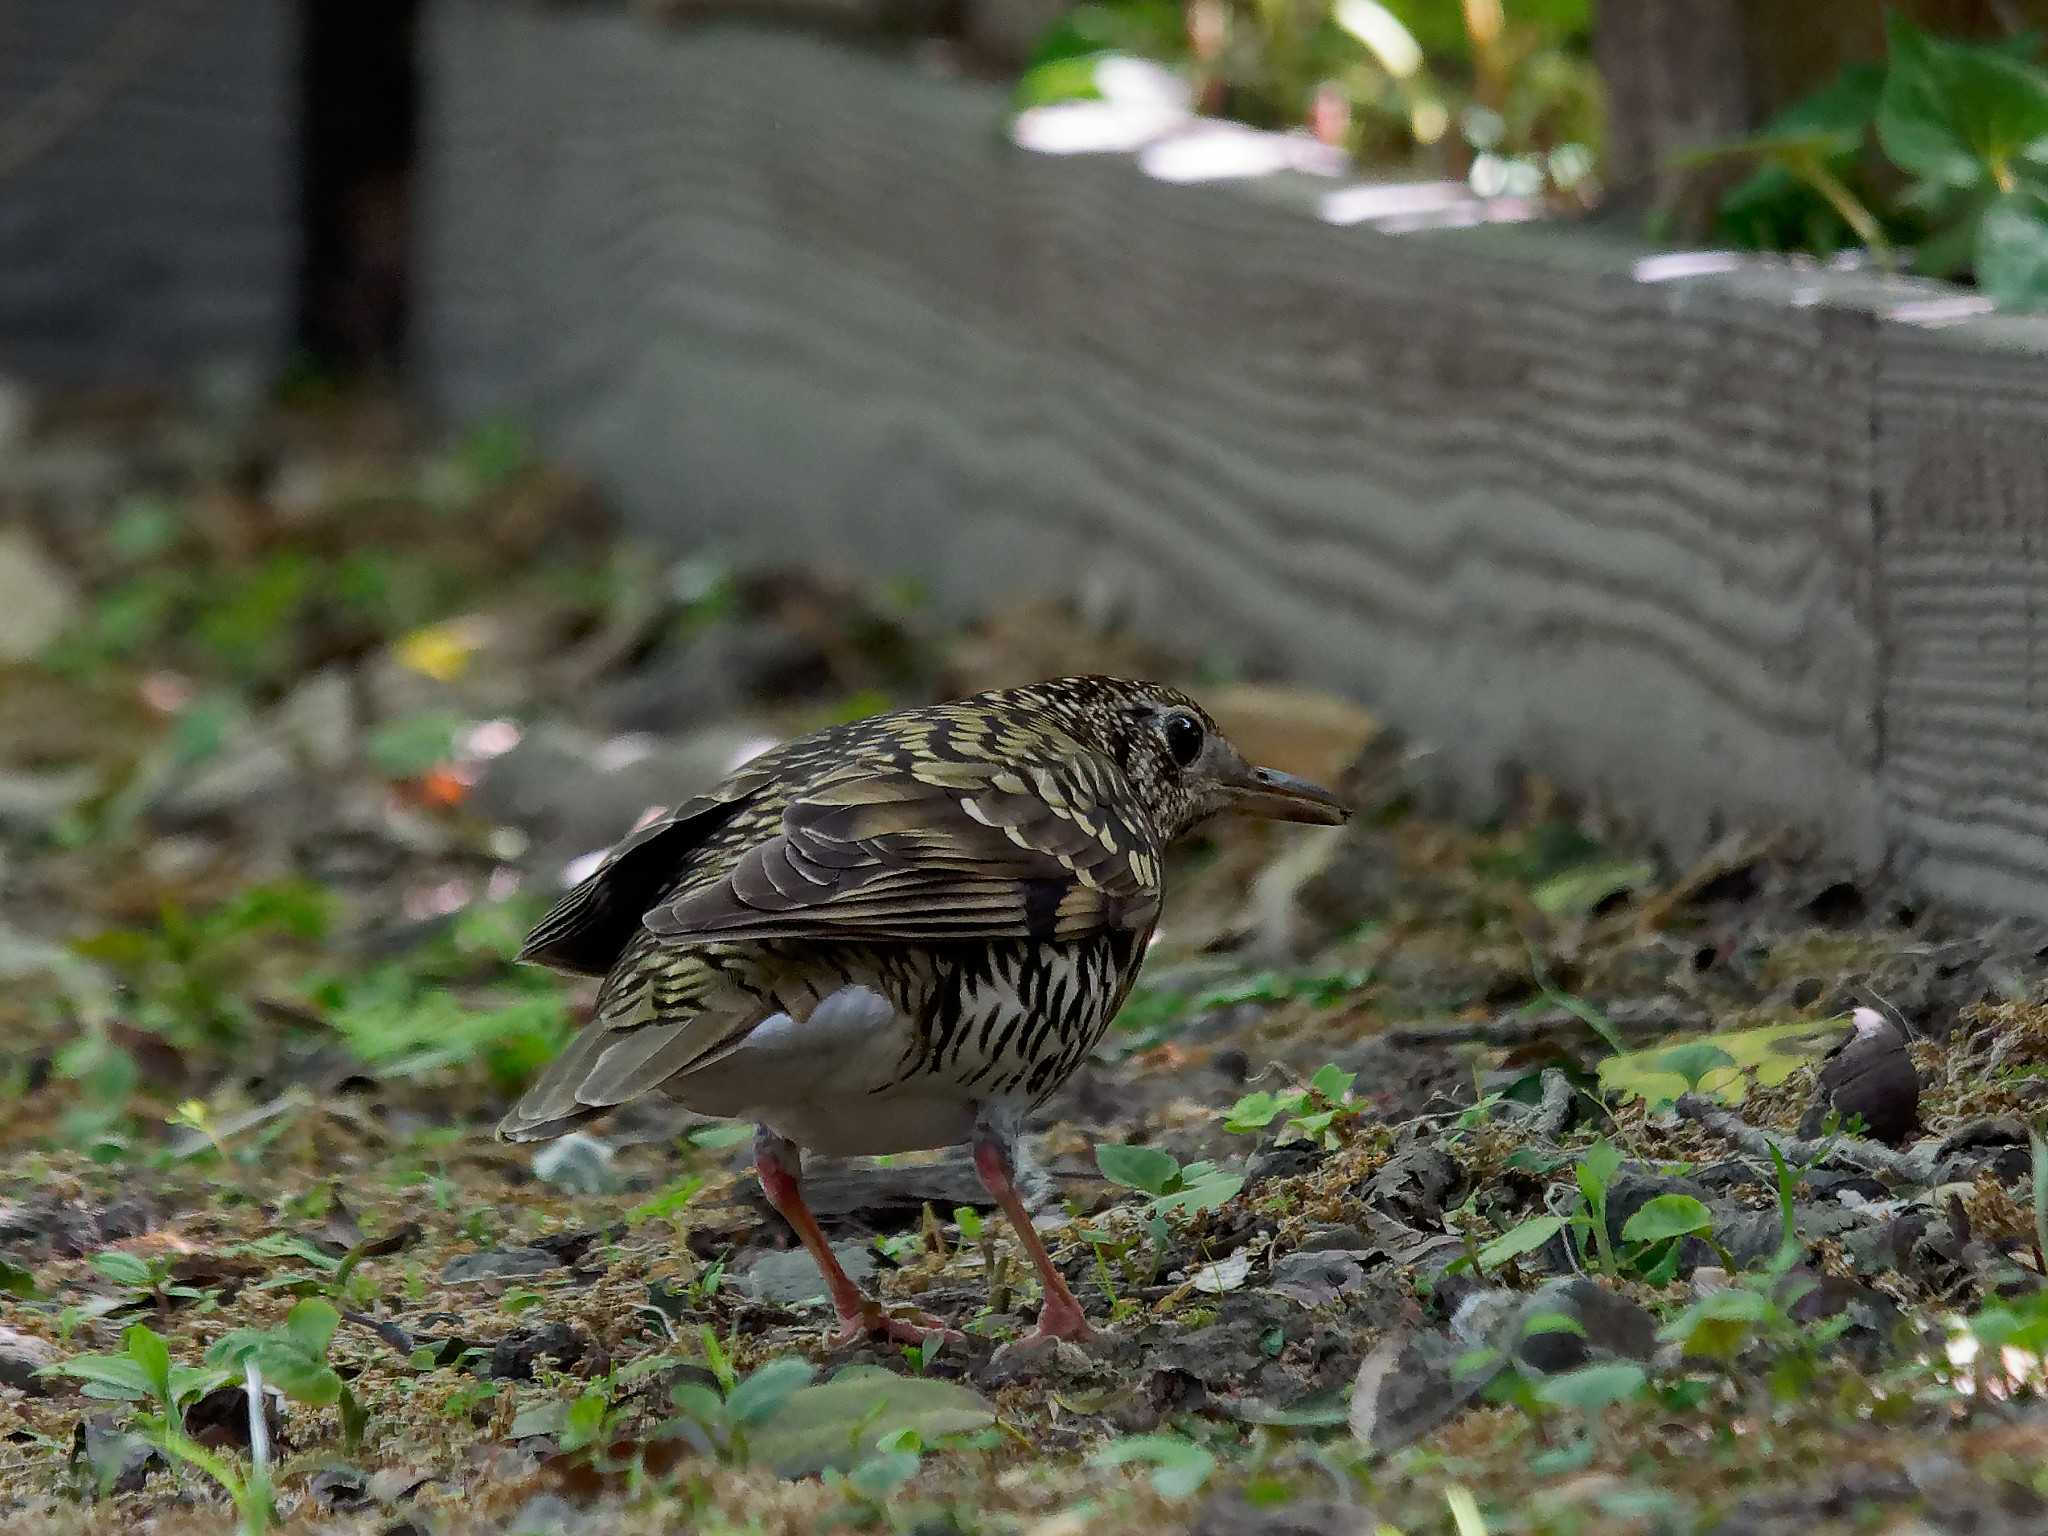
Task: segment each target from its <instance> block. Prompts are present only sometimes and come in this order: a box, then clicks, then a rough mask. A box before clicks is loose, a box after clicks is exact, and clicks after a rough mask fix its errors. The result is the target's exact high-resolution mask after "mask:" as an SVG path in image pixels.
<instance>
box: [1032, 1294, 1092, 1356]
mask: <svg viewBox="0 0 2048 1536" xmlns="http://www.w3.org/2000/svg"><path fill="white" fill-rule="evenodd" d="M1096 1338H1097V1334H1096V1332H1095V1330H1094V1329H1093V1328H1090V1327H1089V1326H1088V1316H1087V1314H1086V1313H1084V1312H1083V1311H1082V1310H1081V1308H1080V1307H1079V1305H1077V1304H1076V1303H1075V1302H1073V1301H1072V1300H1071V1299H1070V1300H1069V1301H1068V1302H1067V1304H1066V1305H1065V1306H1062V1305H1060V1303H1059V1302H1057V1301H1048V1302H1047V1303H1046V1304H1045V1306H1044V1307H1043V1308H1041V1309H1040V1311H1039V1314H1038V1326H1037V1327H1036V1328H1034V1329H1032V1330H1031V1331H1030V1332H1029V1333H1027V1334H1025V1335H1024V1337H1023V1338H1021V1339H1019V1340H1018V1341H1017V1342H1018V1343H1019V1344H1025V1345H1031V1344H1037V1343H1039V1342H1041V1341H1043V1340H1064V1341H1065V1342H1067V1343H1069V1344H1092V1343H1094V1342H1095V1340H1096Z"/></svg>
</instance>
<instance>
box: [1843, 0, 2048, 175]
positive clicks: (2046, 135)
mask: <svg viewBox="0 0 2048 1536" xmlns="http://www.w3.org/2000/svg"><path fill="white" fill-rule="evenodd" d="M1887 27H1888V31H1889V33H1890V38H1891V65H1890V69H1889V71H1888V72H1887V73H1886V76H1885V83H1884V91H1883V94H1882V95H1881V96H1880V98H1879V101H1878V113H1877V137H1878V143H1879V144H1880V145H1881V146H1882V147H1883V149H1884V152H1885V153H1886V154H1887V155H1888V156H1890V157H1891V159H1892V162H1893V163H1894V164H1896V165H1898V166H1899V167H1900V168H1901V169H1903V170H1906V171H1908V172H1910V173H1911V174H1913V175H1914V176H1917V177H1919V178H1920V179H1921V180H1923V181H1925V182H1929V183H1932V184H1934V185H1936V186H1943V187H1969V186H1974V185H1976V184H1978V183H1980V182H1983V181H1986V180H1989V181H1992V182H1995V183H1998V184H2000V185H2005V184H2007V182H2008V178H2009V176H2010V174H2011V171H2012V167H2013V162H2014V161H2016V160H2018V159H2021V158H2025V157H2029V156H2032V155H2036V154H2038V153H2039V152H2040V146H2041V144H2042V141H2043V140H2048V74H2043V73H2042V71H2041V70H2039V69H2037V68H2034V67H2033V66H2031V65H2029V64H2026V63H2024V62H2022V61H2020V60H2018V59H2016V58H2013V57H2012V56H2011V55H2009V54H2007V53H2005V52H2003V51H2001V50H1999V49H1996V48H1985V47H1977V46H1972V45H1969V44H1964V43H1952V42H1946V41H1942V40H1939V39H1936V38H1932V37H1929V36H1928V35H1927V34H1926V33H1924V32H1922V31H1921V30H1920V29H1919V28H1917V27H1915V26H1914V25H1913V24H1912V23H1911V22H1910V21H1908V20H1906V18H1905V17H1903V16H1901V15H1899V14H1898V13H1896V12H1894V13H1893V14H1892V15H1891V16H1890V18H1889V19H1888V22H1887Z"/></svg>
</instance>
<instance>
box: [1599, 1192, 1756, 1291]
mask: <svg viewBox="0 0 2048 1536" xmlns="http://www.w3.org/2000/svg"><path fill="white" fill-rule="evenodd" d="M1689 1237H1696V1238H1698V1239H1699V1240H1700V1241H1701V1242H1703V1243H1705V1244H1706V1245H1707V1246H1708V1247H1709V1248H1711V1249H1713V1250H1714V1255H1715V1257H1716V1258H1718V1259H1719V1260H1720V1261H1721V1267H1722V1268H1723V1269H1728V1270H1733V1269H1734V1268H1735V1261H1734V1259H1732V1258H1731V1257H1730V1256H1729V1254H1728V1250H1727V1249H1726V1248H1723V1247H1722V1246H1721V1245H1720V1243H1719V1242H1717V1241H1716V1240H1715V1238H1714V1213H1713V1212H1712V1211H1709V1210H1708V1209H1707V1208H1706V1206H1705V1205H1703V1204H1701V1203H1700V1202H1699V1201H1698V1200H1695V1199H1694V1198H1693V1197H1692V1196H1691V1195H1657V1196H1655V1197H1653V1198H1652V1199H1649V1200H1647V1201H1645V1202H1644V1203H1643V1204H1642V1205H1641V1206H1640V1207H1639V1208H1638V1209H1637V1210H1636V1212H1635V1214H1634V1215H1632V1216H1630V1217H1629V1219H1628V1220H1627V1221H1626V1222H1624V1223H1622V1228H1621V1240H1622V1241H1623V1242H1624V1243H1627V1244H1629V1245H1630V1247H1629V1249H1628V1250H1627V1252H1626V1253H1624V1255H1623V1260H1624V1262H1625V1263H1626V1264H1627V1266H1628V1268H1629V1269H1630V1270H1631V1271H1633V1272H1634V1273H1636V1274H1638V1275H1640V1276H1642V1278H1643V1279H1644V1280H1646V1281H1648V1282H1649V1283H1650V1284H1651V1285H1669V1284H1670V1283H1671V1281H1672V1280H1673V1278H1674V1277H1676V1275H1677V1273H1678V1258H1679V1251H1680V1250H1681V1249H1682V1248H1683V1247H1684V1245H1685V1240H1686V1239H1687V1238H1689Z"/></svg>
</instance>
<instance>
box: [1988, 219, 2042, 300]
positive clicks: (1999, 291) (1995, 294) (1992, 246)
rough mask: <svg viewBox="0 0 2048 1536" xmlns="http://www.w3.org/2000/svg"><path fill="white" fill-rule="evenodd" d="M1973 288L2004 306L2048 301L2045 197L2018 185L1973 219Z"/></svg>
mask: <svg viewBox="0 0 2048 1536" xmlns="http://www.w3.org/2000/svg"><path fill="white" fill-rule="evenodd" d="M1976 274H1977V286H1978V287H1979V288H1981V289H1983V290H1984V292H1985V293H1987V294H1989V295H1990V296H1991V297H1992V298H1994V299H1996V300H1997V301H1998V302H1999V303H2000V304H2002V305H2004V306H2006V307H2007V308H2009V309H2032V308H2036V307H2039V306H2040V305H2042V304H2044V303H2048V201H2044V199H2043V198H2042V197H2041V195H2040V194H2039V193H2037V192H2034V191H2032V190H2028V189H2021V190H2019V191H2016V192H2013V193H2011V194H2009V195H2007V196H2004V197H2000V198H1998V199H1997V200H1996V201H1995V202H1993V203H1992V204H1991V206H1990V207H1988V208H1986V209H1985V210H1984V215H1983V217H1982V218H1980V219H1979V220H1978V221H1977V242H1976Z"/></svg>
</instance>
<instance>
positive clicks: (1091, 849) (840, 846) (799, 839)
mask: <svg viewBox="0 0 2048 1536" xmlns="http://www.w3.org/2000/svg"><path fill="white" fill-rule="evenodd" d="M1027 775H1028V777H1027ZM1117 781H1118V776H1117V774H1116V770H1115V768H1114V766H1113V765H1111V764H1109V763H1107V762H1106V761H1101V760H1094V759H1092V756H1091V755H1090V754H1086V753H1082V754H1079V755H1076V756H1073V757H1069V758H1066V759H1063V760H1061V761H1059V762H1057V763H1055V764H1051V765H1035V766H1034V767H1032V768H1029V769H1019V768H1016V767H1013V766H1005V765H1000V764H993V763H977V762H962V761H954V762H920V763H916V764H914V765H912V766H908V767H896V768H892V769H887V770H883V771H879V772H873V773H862V774H856V775H849V776H847V777H843V778H839V779H836V780H833V781H831V782H828V783H825V784H822V785H818V786H816V787H814V788H811V789H809V790H806V791H804V792H803V793H801V794H799V795H798V796H797V797H796V798H794V799H792V800H791V802H790V803H789V805H788V806H787V807H786V808H785V810H784V812H783V816H782V822H781V828H780V830H779V831H778V832H776V833H775V834H774V835H772V836H770V837H767V838H766V839H764V840H763V841H761V842H759V843H756V844H755V845H754V846H753V847H751V848H749V849H748V850H747V852H746V853H745V854H744V855H742V856H741V857H740V858H739V859H738V860H737V861H735V862H734V863H733V864H732V865H731V866H730V868H729V869H728V870H727V872H726V873H725V875H724V876H723V878H720V879H717V880H714V881H709V882H705V883H702V884H696V885H693V886H692V887H691V888H689V889H687V890H684V891H682V892H680V893H679V894H677V895H676V896H675V897H674V898H673V899H671V900H670V901H668V902H666V903H664V904H662V905H660V906H658V907H656V908H655V909H654V910H652V911H650V912H649V913H648V914H647V915H646V918H645V920H644V921H645V923H646V926H647V928H648V930H649V931H650V932H651V933H653V934H655V935H657V936H658V937H660V938H662V939H665V940H668V941H671V942H675V943H683V944H688V943H692V942H699V943H706V942H712V941H716V940H730V939H739V938H747V939H782V938H806V939H888V940H901V941H906V942H917V941H920V940H936V939H975V938H1023V937H1032V938H1059V939H1068V938H1080V937H1083V936H1085V935H1087V934H1090V933H1095V932H1099V931H1101V930H1103V929H1105V928H1115V927H1123V928H1134V929H1136V928H1144V927H1148V926H1150V924H1151V923H1152V921H1153V920H1154V918H1155V917H1156V916H1157V913H1158V907H1159V865H1158V858H1157V852H1156V849H1155V847H1154V844H1153V839H1152V837H1151V834H1150V831H1149V829H1148V828H1143V827H1140V826H1135V825H1133V821H1132V818H1131V817H1129V816H1127V815H1123V814H1119V812H1118V809H1117V807H1116V806H1115V804H1114V803H1113V801H1112V797H1111V796H1110V795H1109V794H1106V793H1105V792H1104V791H1105V790H1109V789H1113V788H1114V786H1115V785H1116V783H1117Z"/></svg>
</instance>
